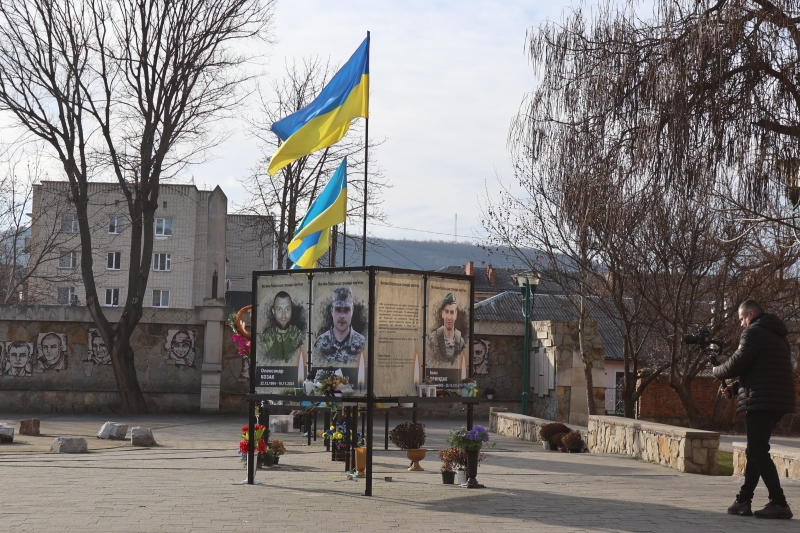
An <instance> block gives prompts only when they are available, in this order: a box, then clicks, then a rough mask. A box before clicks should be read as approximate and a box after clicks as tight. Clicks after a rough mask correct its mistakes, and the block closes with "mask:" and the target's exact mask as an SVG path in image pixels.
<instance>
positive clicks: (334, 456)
mask: <svg viewBox="0 0 800 533" xmlns="http://www.w3.org/2000/svg"><path fill="white" fill-rule="evenodd" d="M345 452H346V450H345V449H344V448H342V449H339V448H337V447H336V445H335V444H333V445H332V446H331V461H345V460H347V453H345Z"/></svg>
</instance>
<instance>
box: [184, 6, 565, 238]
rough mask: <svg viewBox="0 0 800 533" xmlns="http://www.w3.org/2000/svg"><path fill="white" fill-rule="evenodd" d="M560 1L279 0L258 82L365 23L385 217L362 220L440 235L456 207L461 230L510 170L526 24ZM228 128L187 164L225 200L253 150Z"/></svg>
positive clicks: (345, 43) (524, 75)
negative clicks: (205, 155)
mask: <svg viewBox="0 0 800 533" xmlns="http://www.w3.org/2000/svg"><path fill="white" fill-rule="evenodd" d="M571 5H573V4H572V3H571V2H570V1H569V0H555V1H543V0H529V1H517V0H506V1H489V0H487V1H473V0H446V1H431V0H404V1H402V2H386V1H375V0H371V1H366V0H344V1H339V2H332V1H330V0H280V1H279V4H278V7H277V10H276V13H275V25H274V36H275V39H276V43H275V45H274V46H273V47H271V48H270V49H269V52H270V56H269V58H268V59H267V60H266V67H265V70H266V76H265V80H264V81H265V82H268V79H269V77H270V76H280V75H281V73H282V71H283V67H284V63H285V61H287V60H289V61H291V59H292V58H297V59H301V58H303V57H308V56H312V55H319V56H322V57H323V58H327V57H330V59H331V62H332V63H335V64H341V63H343V62H344V61H346V60H347V59H348V58H349V56H350V55H351V54H352V53H353V52H354V51H355V49H356V48H357V47H358V45H359V44H360V43H361V41H362V40H363V39H364V37H365V36H366V32H367V30H370V31H371V37H372V46H371V50H370V89H371V97H370V136H371V137H373V138H378V139H380V138H384V137H385V138H386V142H385V144H384V145H383V146H381V147H380V148H379V149H377V150H376V151H375V152H374V153H372V154H371V159H372V158H374V159H375V160H377V161H378V162H379V164H380V165H381V166H382V167H383V169H384V171H385V174H386V177H387V179H388V180H389V182H390V183H391V184H392V187H393V188H392V189H390V190H389V191H388V192H387V193H386V198H385V203H384V208H385V211H386V212H387V214H388V221H387V223H388V224H389V225H390V226H391V227H386V226H378V225H371V226H370V233H373V234H375V235H376V236H379V237H383V238H387V237H389V238H409V239H447V240H449V239H451V238H452V234H453V231H454V218H455V215H456V213H458V234H459V236H460V237H461V238H460V239H459V240H462V239H463V238H472V237H473V236H474V235H475V234H477V233H478V232H479V231H480V227H479V218H478V200H477V198H478V196H479V195H482V194H483V192H484V188H485V184H486V183H488V184H489V185H490V186H492V185H493V183H494V182H495V181H494V180H495V175H500V176H503V177H505V178H508V177H509V176H510V165H509V158H508V150H507V148H506V138H507V135H508V127H509V123H510V121H511V119H512V117H513V116H514V115H515V113H516V112H517V110H518V109H519V106H520V103H521V100H522V98H523V95H524V94H525V93H526V92H527V91H530V90H531V88H532V86H533V83H534V78H533V73H532V71H531V68H530V66H529V65H528V62H527V59H526V56H525V50H524V45H525V33H526V31H527V30H528V29H529V28H532V27H535V26H538V25H539V24H541V23H542V22H543V21H544V20H546V19H548V18H549V19H551V20H560V18H561V13H562V10H563V9H564V8H566V7H569V6H571ZM265 85H267V86H268V83H266V84H265ZM359 120H363V119H359ZM232 129H233V131H234V133H233V134H232V135H231V136H230V138H229V139H230V140H229V141H227V142H226V143H224V144H223V145H221V146H220V147H218V148H217V149H215V150H214V153H213V155H214V156H215V160H214V161H212V162H210V163H206V164H204V165H202V166H198V167H195V168H193V169H191V174H193V175H194V177H195V182H196V184H197V185H198V186H203V185H206V186H208V187H213V186H215V185H217V184H219V185H220V186H221V187H222V188H223V190H224V191H225V192H226V193H227V194H228V197H229V200H230V202H231V203H236V202H238V201H241V199H242V198H243V197H244V195H245V194H247V193H246V191H244V190H243V189H242V188H241V186H240V185H239V184H238V182H237V178H239V177H241V176H243V175H245V174H247V173H248V172H249V169H251V168H252V167H253V166H254V165H255V164H256V161H257V159H258V155H259V153H258V150H257V145H256V143H255V141H253V140H249V139H248V138H247V136H246V135H245V134H244V133H243V132H241V129H242V128H241V127H234V128H232ZM236 130H240V131H239V132H238V133H237V132H236ZM353 178H354V177H351V179H353ZM402 228H406V229H402ZM414 230H417V231H414ZM426 232H434V233H426ZM437 233H444V234H447V235H437Z"/></svg>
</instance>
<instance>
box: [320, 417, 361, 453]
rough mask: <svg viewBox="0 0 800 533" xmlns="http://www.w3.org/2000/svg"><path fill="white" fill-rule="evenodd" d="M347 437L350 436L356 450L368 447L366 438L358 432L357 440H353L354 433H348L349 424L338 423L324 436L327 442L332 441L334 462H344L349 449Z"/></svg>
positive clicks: (351, 443)
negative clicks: (346, 449) (347, 448)
mask: <svg viewBox="0 0 800 533" xmlns="http://www.w3.org/2000/svg"><path fill="white" fill-rule="evenodd" d="M347 435H349V436H350V439H351V440H350V445H351V446H352V447H354V448H363V447H364V446H366V443H365V440H364V437H362V436H361V433H359V432H356V436H355V438H353V432H352V431H350V432H349V433H348V431H347V422H342V423H337V424H336V425H334V426H331V427H330V428H328V430H327V431H326V432H325V433H324V434H323V435H322V436H323V438H325V440H329V441H331V452H332V453H333V460H334V461H344V460H345V457H344V453H345V448H346V447H347V442H346V441H347Z"/></svg>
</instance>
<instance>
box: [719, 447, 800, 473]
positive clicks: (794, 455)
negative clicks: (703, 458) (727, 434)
mask: <svg viewBox="0 0 800 533" xmlns="http://www.w3.org/2000/svg"><path fill="white" fill-rule="evenodd" d="M746 450H747V443H746V442H734V443H733V475H734V476H743V475H744V469H745V467H746V466H747V454H746V453H745V452H746ZM769 455H770V457H772V461H773V462H774V463H775V467H776V468H777V469H778V475H779V476H780V477H785V478H794V479H798V478H800V451H798V449H797V448H790V447H788V446H776V445H774V444H771V445H770V450H769Z"/></svg>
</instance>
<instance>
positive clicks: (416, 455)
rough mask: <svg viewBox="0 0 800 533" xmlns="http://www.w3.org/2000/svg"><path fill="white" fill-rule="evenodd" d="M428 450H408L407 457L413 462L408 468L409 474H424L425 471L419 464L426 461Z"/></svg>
mask: <svg viewBox="0 0 800 533" xmlns="http://www.w3.org/2000/svg"><path fill="white" fill-rule="evenodd" d="M427 451H428V450H427V448H417V449H416V450H406V457H408V458H409V460H410V461H411V462H412V464H411V466H410V467H408V471H409V472H424V471H425V469H424V468H422V467H421V466H419V462H420V461H422V460H423V459H425V452H427Z"/></svg>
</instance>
